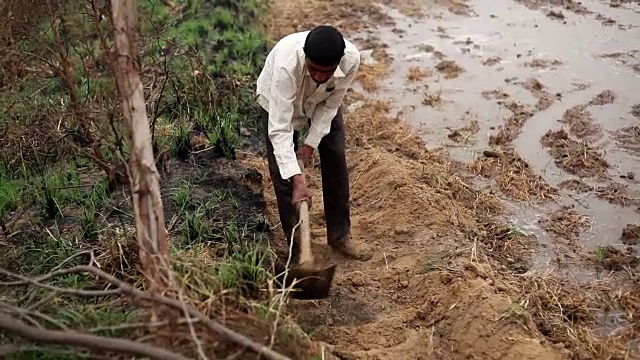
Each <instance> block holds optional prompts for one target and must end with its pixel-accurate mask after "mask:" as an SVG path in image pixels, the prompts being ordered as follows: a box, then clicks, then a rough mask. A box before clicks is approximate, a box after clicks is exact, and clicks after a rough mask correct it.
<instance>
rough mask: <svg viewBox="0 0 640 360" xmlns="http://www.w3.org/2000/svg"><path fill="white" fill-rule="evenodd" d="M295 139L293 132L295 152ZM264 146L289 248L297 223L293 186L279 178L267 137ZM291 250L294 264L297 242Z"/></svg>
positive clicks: (278, 171)
mask: <svg viewBox="0 0 640 360" xmlns="http://www.w3.org/2000/svg"><path fill="white" fill-rule="evenodd" d="M297 137H298V133H297V132H294V147H295V149H296V150H297ZM266 144H267V160H268V163H269V176H270V177H271V182H272V183H273V190H274V192H275V195H276V201H277V204H278V214H279V216H280V224H281V226H282V230H283V233H284V236H285V237H286V238H287V244H288V245H289V246H291V243H290V241H291V233H292V230H293V227H294V226H295V225H296V224H297V223H298V212H297V211H296V208H295V206H293V205H292V204H291V198H292V193H293V184H292V183H291V182H290V181H288V180H286V179H283V178H282V177H281V176H280V170H279V169H278V164H277V162H276V158H275V155H274V154H273V145H272V144H271V141H270V140H269V137H268V136H266ZM292 250H293V251H292V253H291V256H292V259H293V260H294V262H297V257H298V253H299V244H298V242H297V241H294V243H293V249H292Z"/></svg>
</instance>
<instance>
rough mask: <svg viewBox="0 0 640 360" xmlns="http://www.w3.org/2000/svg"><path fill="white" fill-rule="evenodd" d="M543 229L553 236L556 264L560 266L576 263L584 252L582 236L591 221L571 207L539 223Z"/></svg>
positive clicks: (564, 208)
mask: <svg viewBox="0 0 640 360" xmlns="http://www.w3.org/2000/svg"><path fill="white" fill-rule="evenodd" d="M539 223H540V226H541V228H542V229H544V230H545V231H547V232H548V233H549V234H551V239H553V245H554V248H555V254H556V259H555V260H556V262H557V264H558V265H560V266H565V265H570V264H574V263H575V261H574V260H575V259H576V258H579V257H580V254H581V252H582V249H581V246H580V244H579V238H580V234H581V233H582V232H584V231H585V230H587V228H589V226H590V225H591V220H590V219H589V218H588V217H587V216H585V215H582V214H580V213H579V212H577V211H576V210H575V209H573V208H572V207H569V206H563V207H562V208H561V209H559V210H557V211H555V212H552V213H550V214H547V216H546V217H544V218H543V219H541V220H540V221H539Z"/></svg>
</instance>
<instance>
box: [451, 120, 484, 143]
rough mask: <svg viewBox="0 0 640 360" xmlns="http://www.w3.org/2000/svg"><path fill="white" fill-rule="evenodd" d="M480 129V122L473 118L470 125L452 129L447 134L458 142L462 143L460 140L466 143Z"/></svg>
mask: <svg viewBox="0 0 640 360" xmlns="http://www.w3.org/2000/svg"><path fill="white" fill-rule="evenodd" d="M479 130H480V124H479V123H478V120H476V119H472V120H471V121H470V123H469V125H466V126H463V127H461V128H458V129H455V130H452V131H451V132H450V133H449V134H448V135H447V137H448V138H449V139H451V140H452V141H455V142H457V143H460V142H465V143H466V142H467V140H468V139H469V137H470V136H471V135H473V134H476V133H477V132H478V131H479Z"/></svg>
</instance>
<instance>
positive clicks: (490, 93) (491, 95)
mask: <svg viewBox="0 0 640 360" xmlns="http://www.w3.org/2000/svg"><path fill="white" fill-rule="evenodd" d="M481 95H482V97H483V98H485V99H487V100H491V99H496V100H504V99H506V98H508V97H509V94H507V93H506V92H504V91H503V90H501V89H496V90H485V91H483V92H482V93H481Z"/></svg>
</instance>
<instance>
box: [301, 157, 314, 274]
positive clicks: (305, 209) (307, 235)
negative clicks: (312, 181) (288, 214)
mask: <svg viewBox="0 0 640 360" xmlns="http://www.w3.org/2000/svg"><path fill="white" fill-rule="evenodd" d="M298 166H299V167H300V172H301V174H302V176H303V177H304V176H305V173H304V162H303V161H302V160H300V159H298ZM305 181H306V179H305ZM299 216H300V225H298V229H299V230H300V266H305V267H306V266H310V265H311V264H312V263H313V256H312V255H311V227H310V224H309V202H308V201H307V200H302V201H301V202H300V213H299Z"/></svg>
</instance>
